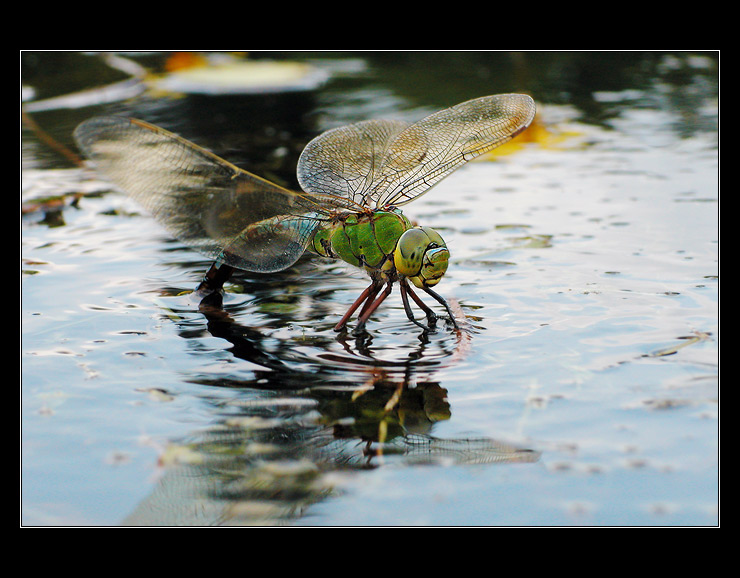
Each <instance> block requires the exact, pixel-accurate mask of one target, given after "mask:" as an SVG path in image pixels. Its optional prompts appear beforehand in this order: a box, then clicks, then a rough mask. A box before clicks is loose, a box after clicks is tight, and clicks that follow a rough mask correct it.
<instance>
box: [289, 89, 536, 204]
mask: <svg viewBox="0 0 740 578" xmlns="http://www.w3.org/2000/svg"><path fill="white" fill-rule="evenodd" d="M534 114H535V104H534V101H533V100H532V98H531V97H529V96H527V95H523V94H499V95H494V96H484V97H482V98H476V99H474V100H469V101H467V102H463V103H461V104H458V105H456V106H453V107H451V108H447V109H445V110H441V111H439V112H436V113H434V114H432V115H430V116H427V117H426V118H424V119H422V120H420V121H419V122H417V123H415V124H412V125H406V124H404V123H400V122H389V121H366V122H362V123H358V124H355V125H350V126H348V127H342V128H339V129H334V130H332V131H329V132H327V133H324V134H322V135H319V136H318V137H316V138H315V139H314V140H313V141H311V142H310V143H309V144H308V146H307V147H306V150H305V151H304V153H303V154H302V155H301V159H300V161H299V180H300V182H301V186H302V187H304V190H306V191H312V192H317V193H331V194H336V195H342V196H345V197H346V198H349V199H351V200H353V201H355V202H357V203H360V204H362V205H364V206H375V207H382V206H385V205H388V204H393V205H403V204H405V203H408V202H409V201H411V200H413V199H415V198H416V197H418V196H419V195H422V194H423V193H425V192H427V191H428V190H429V189H430V188H431V187H433V186H434V185H436V184H437V183H438V182H439V181H441V180H442V179H443V178H445V177H446V176H447V175H449V174H450V173H451V172H452V171H454V170H455V169H457V168H459V167H460V166H461V165H463V164H464V163H466V162H468V161H469V160H471V159H473V158H475V157H477V156H478V155H481V154H483V153H485V152H488V151H490V150H492V149H494V148H496V147H497V146H499V145H502V144H503V143H505V142H507V141H509V140H511V139H512V138H514V137H515V136H516V135H517V134H519V133H520V132H522V131H523V130H524V129H525V128H527V127H528V126H529V124H530V123H531V122H532V120H533V118H534Z"/></svg>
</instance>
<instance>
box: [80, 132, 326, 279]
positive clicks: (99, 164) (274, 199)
mask: <svg viewBox="0 0 740 578" xmlns="http://www.w3.org/2000/svg"><path fill="white" fill-rule="evenodd" d="M75 139H76V140H77V143H78V145H79V147H80V149H81V150H82V151H83V152H84V153H85V155H86V156H87V157H88V158H89V159H90V160H91V161H93V163H94V164H95V166H96V168H97V169H98V170H100V171H101V173H102V174H103V175H104V176H106V177H107V178H108V179H109V180H110V181H112V182H113V183H114V184H116V185H117V186H118V187H120V188H121V189H122V190H123V191H124V192H126V193H128V194H129V195H130V196H131V197H133V198H134V199H135V200H136V201H138V202H139V203H140V204H141V205H142V206H143V207H144V208H145V209H147V210H148V211H149V212H151V214H152V215H153V216H154V218H155V219H156V220H157V221H158V222H159V223H161V224H162V225H163V226H164V227H165V228H166V229H167V230H168V231H169V232H170V233H171V234H172V235H174V236H175V237H176V238H177V239H179V240H180V241H182V242H183V243H185V244H187V245H189V246H191V247H193V248H194V249H196V250H197V251H199V252H200V253H202V254H204V255H206V256H208V257H210V258H213V259H216V260H218V261H220V262H223V263H226V264H228V265H231V266H233V267H237V268H239V269H244V270H247V271H259V272H273V271H280V270H282V269H285V268H287V267H289V266H290V265H292V264H293V263H294V262H295V261H297V260H298V258H299V257H300V256H301V255H302V254H303V252H304V250H305V247H306V245H307V243H308V241H309V240H310V238H311V234H312V233H313V232H314V231H315V229H316V228H317V227H318V226H320V225H321V222H322V221H321V218H322V216H323V208H324V207H328V206H329V205H330V204H331V199H323V198H321V197H318V196H315V197H314V196H310V195H303V194H299V193H295V192H292V191H288V190H286V189H283V188H281V187H279V186H277V185H275V184H273V183H271V182H269V181H266V180H264V179H261V178H259V177H256V176H255V175H252V174H250V173H248V172H246V171H243V170H241V169H239V168H238V167H236V166H234V165H232V164H230V163H228V162H226V161H224V160H223V159H221V158H219V157H217V156H216V155H214V154H212V153H210V152H208V151H206V150H205V149H202V148H200V147H198V146H197V145H195V144H193V143H191V142H189V141H187V140H185V139H183V138H181V137H179V136H177V135H174V134H172V133H170V132H168V131H166V130H164V129H161V128H159V127H156V126H154V125H151V124H148V123H145V122H143V121H138V120H133V119H126V118H119V117H98V118H93V119H90V120H88V121H85V122H84V123H82V124H81V125H80V126H79V127H77V129H76V130H75Z"/></svg>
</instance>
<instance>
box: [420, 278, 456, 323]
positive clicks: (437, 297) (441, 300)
mask: <svg viewBox="0 0 740 578" xmlns="http://www.w3.org/2000/svg"><path fill="white" fill-rule="evenodd" d="M423 291H424V292H426V293H428V294H429V295H430V296H431V297H432V298H433V299H434V300H436V301H437V302H439V303H440V304H441V305H442V306H443V307H444V308H445V309H446V310H447V314H448V315H449V316H450V321H452V325H453V326H454V327H455V329H460V328H459V327H458V325H457V321H455V315H454V314H453V313H452V309H450V306H449V305H448V304H447V301H445V300H444V297H442V296H441V295H438V294H437V293H435V292H434V291H432V290H431V289H430V288H429V287H424V288H423Z"/></svg>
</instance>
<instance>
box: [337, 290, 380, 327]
mask: <svg viewBox="0 0 740 578" xmlns="http://www.w3.org/2000/svg"><path fill="white" fill-rule="evenodd" d="M378 291H380V283H377V282H376V281H373V282H372V283H371V284H370V285H369V286H368V287H367V288H366V289H365V290H364V291H363V292H362V293H360V296H359V297H358V298H357V299H356V300H355V302H354V303H353V304H352V306H351V307H350V308H349V309H347V312H346V313H345V314H344V315H343V316H342V318H341V319H340V320H339V323H337V324H336V325H335V326H334V331H341V330H342V329H344V326H345V325H346V324H347V321H349V319H350V317H352V314H353V313H354V312H355V311H356V310H357V308H358V307H359V306H360V305H362V304H363V302H364V303H365V305H364V306H363V308H362V311H361V312H360V316H362V315H364V314H365V312H366V311H367V310H368V308H369V307H370V306H371V304H372V302H373V299H375V296H376V295H377V294H378Z"/></svg>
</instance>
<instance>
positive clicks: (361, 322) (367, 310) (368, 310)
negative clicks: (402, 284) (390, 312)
mask: <svg viewBox="0 0 740 578" xmlns="http://www.w3.org/2000/svg"><path fill="white" fill-rule="evenodd" d="M392 290H393V282H392V281H388V285H386V288H385V291H383V292H382V293H381V294H380V297H378V298H377V299H376V300H375V301H373V303H372V305H370V306H369V307H363V311H364V313H363V314H362V315H361V316H360V317H359V318H358V319H357V327H355V329H354V331H353V332H352V333H354V334H355V335H357V334H358V333H362V332H363V331H364V330H365V324H366V323H367V320H368V319H369V318H370V316H371V315H372V314H373V312H374V311H375V310H376V309H377V308H378V306H379V305H380V304H381V303H382V302H383V301H385V299H386V297H388V295H390V294H391V291H392ZM376 293H377V291H376Z"/></svg>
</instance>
